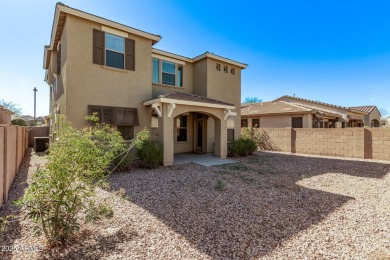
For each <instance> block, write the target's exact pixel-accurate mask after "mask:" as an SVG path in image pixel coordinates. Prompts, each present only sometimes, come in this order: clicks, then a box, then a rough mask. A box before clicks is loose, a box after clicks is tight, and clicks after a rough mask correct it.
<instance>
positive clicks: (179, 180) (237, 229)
mask: <svg viewBox="0 0 390 260" xmlns="http://www.w3.org/2000/svg"><path fill="white" fill-rule="evenodd" d="M238 160H239V161H240V162H239V163H237V164H232V165H225V166H215V167H208V168H206V167H203V166H198V165H195V164H185V165H175V166H172V167H160V168H158V169H157V170H141V169H134V170H132V171H131V172H129V173H116V174H113V175H112V176H111V177H110V181H111V190H110V191H105V190H98V196H99V198H100V199H102V200H106V201H107V203H109V204H111V205H112V207H113V209H114V217H113V218H111V219H109V220H102V221H100V222H99V223H96V224H90V225H86V226H84V227H83V230H82V231H81V232H80V233H79V234H78V235H77V236H76V237H74V238H73V239H72V241H71V242H70V243H68V245H66V246H64V247H62V248H59V249H57V250H52V251H48V250H46V249H44V247H45V242H44V239H43V238H42V237H33V236H32V235H31V230H32V227H31V226H32V225H31V222H30V221H29V220H23V219H22V217H21V214H20V213H19V212H18V208H17V207H16V206H14V205H13V204H12V201H13V200H15V199H16V198H18V197H20V196H21V194H22V192H23V189H24V188H26V186H27V184H26V180H28V178H29V176H31V174H32V173H33V172H34V170H35V169H36V165H38V164H43V163H44V158H43V157H40V156H37V155H35V154H32V156H26V158H25V160H24V162H23V165H22V167H21V170H20V172H19V174H18V175H17V177H16V180H15V182H14V184H13V185H12V188H11V191H10V201H9V202H7V204H5V206H4V208H3V209H1V210H0V216H5V215H8V214H11V213H13V214H16V215H17V218H16V220H17V221H15V222H12V223H11V225H10V227H9V231H8V232H7V233H2V234H1V233H0V241H1V242H0V246H14V247H17V248H18V247H19V246H28V245H30V246H36V247H39V248H42V249H43V251H41V252H36V251H35V252H28V251H27V250H26V249H25V250H24V251H23V250H21V249H20V247H19V249H18V250H17V251H14V252H13V254H10V253H8V252H7V253H4V252H0V259H8V258H12V257H13V258H14V259H45V258H46V259H53V258H58V259H102V258H104V259H296V258H298V259H339V258H343V259H390V164H386V163H375V162H362V161H352V160H338V159H329V158H317V157H304V156H296V155H287V154H277V153H261V152H259V153H257V154H256V155H254V156H250V157H247V158H241V159H238ZM218 180H220V181H219V184H220V185H219V186H216V184H217V183H218ZM121 188H123V189H125V191H126V194H125V195H124V196H122V195H120V192H118V191H119V190H120V189H121Z"/></svg>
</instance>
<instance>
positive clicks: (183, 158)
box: [173, 153, 238, 167]
mask: <svg viewBox="0 0 390 260" xmlns="http://www.w3.org/2000/svg"><path fill="white" fill-rule="evenodd" d="M190 162H192V163H196V164H199V165H203V166H206V167H208V166H215V165H223V164H230V163H236V162H238V161H235V160H231V159H222V158H218V157H216V156H214V155H212V154H206V153H201V154H199V153H178V154H175V157H174V162H173V163H174V164H183V163H190Z"/></svg>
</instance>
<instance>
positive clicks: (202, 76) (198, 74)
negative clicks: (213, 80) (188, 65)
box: [193, 59, 207, 97]
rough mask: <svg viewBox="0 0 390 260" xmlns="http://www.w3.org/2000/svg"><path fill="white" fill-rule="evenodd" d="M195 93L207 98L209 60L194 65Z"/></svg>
mask: <svg viewBox="0 0 390 260" xmlns="http://www.w3.org/2000/svg"><path fill="white" fill-rule="evenodd" d="M193 79H194V83H193V91H194V94H195V95H200V96H204V97H207V60H206V59H203V60H199V61H197V62H195V63H194V64H193Z"/></svg>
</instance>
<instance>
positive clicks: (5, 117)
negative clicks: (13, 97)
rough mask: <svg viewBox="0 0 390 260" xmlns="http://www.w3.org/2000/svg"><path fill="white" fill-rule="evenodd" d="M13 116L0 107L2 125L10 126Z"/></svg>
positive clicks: (10, 112)
mask: <svg viewBox="0 0 390 260" xmlns="http://www.w3.org/2000/svg"><path fill="white" fill-rule="evenodd" d="M13 114H14V113H13V112H12V111H10V110H8V109H6V108H4V107H2V106H0V125H10V124H11V117H12V115H13Z"/></svg>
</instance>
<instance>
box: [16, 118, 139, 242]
mask: <svg viewBox="0 0 390 260" xmlns="http://www.w3.org/2000/svg"><path fill="white" fill-rule="evenodd" d="M57 120H58V121H57V122H56V124H55V126H54V127H53V129H54V131H55V136H56V141H55V142H54V143H53V144H52V145H51V146H50V148H49V152H48V156H47V164H46V165H45V167H44V168H40V169H38V170H37V172H36V173H35V174H34V175H33V179H32V182H31V184H30V186H29V187H28V188H27V189H26V191H25V194H24V196H23V197H22V198H21V199H19V201H18V204H19V205H21V206H22V207H23V209H24V210H25V212H26V217H27V218H29V219H32V220H33V221H34V222H35V227H34V233H35V234H36V235H39V234H41V233H43V234H44V235H45V236H46V238H47V240H48V244H49V245H50V246H55V245H58V244H61V243H64V242H65V241H66V240H67V239H68V238H69V236H70V235H72V234H73V233H74V232H76V231H77V230H79V228H80V223H79V220H81V219H82V218H83V215H84V216H85V217H84V219H85V220H88V221H91V220H94V219H99V216H98V215H103V216H106V217H108V216H110V215H111V211H110V209H108V208H107V207H106V206H104V207H102V206H96V207H94V206H93V207H92V208H91V205H96V199H95V196H94V195H95V188H96V187H97V186H98V185H100V184H101V183H102V182H103V181H104V179H105V177H106V176H107V173H108V171H109V166H110V164H111V163H112V161H113V160H114V158H115V156H116V155H118V154H124V153H125V152H126V148H125V146H124V140H123V138H122V137H121V135H120V133H119V132H117V131H115V130H113V129H112V128H110V127H109V126H108V125H95V126H89V127H87V128H85V129H83V130H77V129H74V128H72V127H71V126H70V124H69V122H67V121H66V119H64V118H63V117H59V118H58V119H57ZM131 148H132V147H130V148H129V150H130V149H131Z"/></svg>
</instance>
